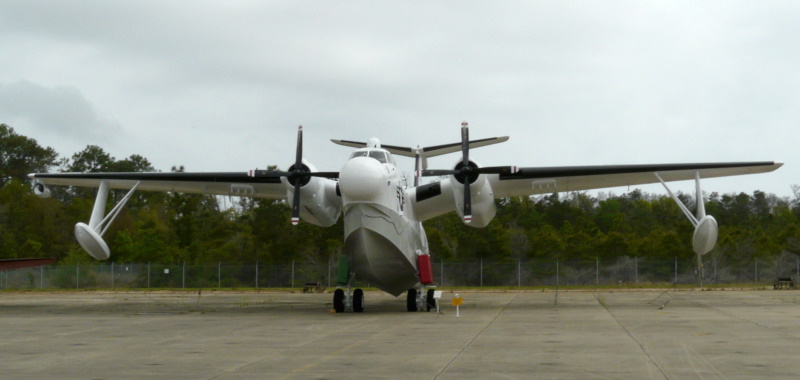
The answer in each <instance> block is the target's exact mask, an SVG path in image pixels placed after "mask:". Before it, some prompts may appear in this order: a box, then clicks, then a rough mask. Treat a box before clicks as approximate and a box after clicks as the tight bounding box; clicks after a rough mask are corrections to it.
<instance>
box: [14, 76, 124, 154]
mask: <svg viewBox="0 0 800 380" xmlns="http://www.w3.org/2000/svg"><path fill="white" fill-rule="evenodd" d="M0 119H2V120H3V122H7V123H9V124H12V123H13V122H14V121H25V122H28V123H30V124H31V126H32V127H33V128H35V129H37V130H38V131H40V132H45V133H53V134H57V135H62V136H72V137H79V138H86V137H89V138H101V139H102V140H106V139H107V138H105V137H104V136H106V137H107V136H109V135H112V134H114V133H118V132H119V131H120V130H121V128H120V126H119V123H117V122H116V121H114V120H111V119H109V118H106V117H104V116H102V115H100V114H99V113H98V112H97V110H96V109H95V107H94V106H93V105H92V103H91V102H90V101H89V100H88V99H86V97H85V96H84V95H83V93H81V92H80V91H79V90H78V89H77V88H75V87H72V86H55V87H52V88H50V87H45V86H41V85H38V84H35V83H31V82H28V81H18V82H14V83H10V84H0Z"/></svg>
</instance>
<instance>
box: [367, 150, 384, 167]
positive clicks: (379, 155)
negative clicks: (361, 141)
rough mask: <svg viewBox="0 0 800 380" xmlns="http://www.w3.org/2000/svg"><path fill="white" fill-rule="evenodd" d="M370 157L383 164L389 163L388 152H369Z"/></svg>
mask: <svg viewBox="0 0 800 380" xmlns="http://www.w3.org/2000/svg"><path fill="white" fill-rule="evenodd" d="M369 156H370V157H372V158H374V159H376V160H378V161H380V162H381V163H382V164H385V163H387V161H386V152H384V151H381V150H371V151H369Z"/></svg>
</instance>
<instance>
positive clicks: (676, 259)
mask: <svg viewBox="0 0 800 380" xmlns="http://www.w3.org/2000/svg"><path fill="white" fill-rule="evenodd" d="M677 282H678V256H675V283H677Z"/></svg>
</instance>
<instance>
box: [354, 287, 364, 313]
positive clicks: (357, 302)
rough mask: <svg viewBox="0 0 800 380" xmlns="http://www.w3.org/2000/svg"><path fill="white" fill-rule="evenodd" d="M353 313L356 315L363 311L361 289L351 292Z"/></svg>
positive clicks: (362, 293) (362, 292)
mask: <svg viewBox="0 0 800 380" xmlns="http://www.w3.org/2000/svg"><path fill="white" fill-rule="evenodd" d="M353 311H354V312H356V313H361V312H363V311H364V291H363V290H361V289H356V290H355V291H354V292H353Z"/></svg>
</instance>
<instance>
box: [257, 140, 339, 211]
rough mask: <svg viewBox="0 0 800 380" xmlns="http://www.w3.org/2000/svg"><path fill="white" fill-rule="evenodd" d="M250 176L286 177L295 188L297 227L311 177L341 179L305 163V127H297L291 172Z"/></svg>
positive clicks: (264, 172) (261, 171)
mask: <svg viewBox="0 0 800 380" xmlns="http://www.w3.org/2000/svg"><path fill="white" fill-rule="evenodd" d="M250 176H251V177H261V178H280V177H286V180H287V181H288V182H289V184H291V185H292V186H294V197H292V224H294V225H297V223H299V222H300V188H301V187H303V186H305V185H307V184H308V183H309V182H311V177H323V178H339V173H338V172H312V171H311V169H310V168H309V167H308V166H307V165H306V164H304V163H303V126H302V125H300V126H298V127H297V151H296V154H295V160H294V164H293V165H292V166H290V167H289V170H288V171H280V170H253V171H251V172H250Z"/></svg>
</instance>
